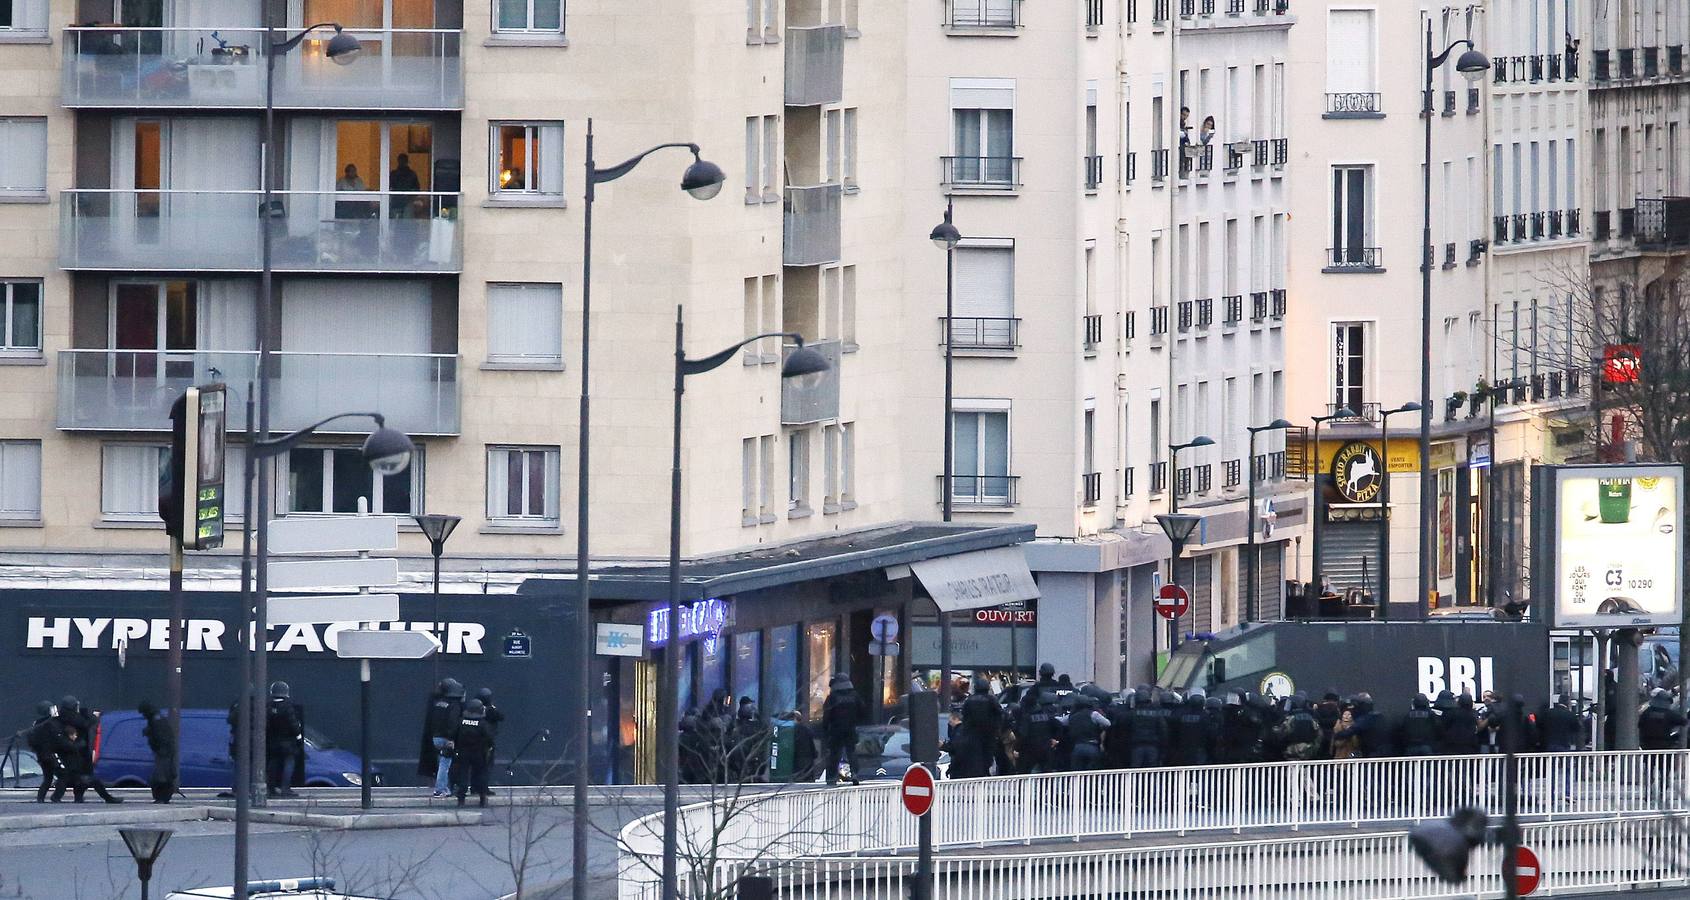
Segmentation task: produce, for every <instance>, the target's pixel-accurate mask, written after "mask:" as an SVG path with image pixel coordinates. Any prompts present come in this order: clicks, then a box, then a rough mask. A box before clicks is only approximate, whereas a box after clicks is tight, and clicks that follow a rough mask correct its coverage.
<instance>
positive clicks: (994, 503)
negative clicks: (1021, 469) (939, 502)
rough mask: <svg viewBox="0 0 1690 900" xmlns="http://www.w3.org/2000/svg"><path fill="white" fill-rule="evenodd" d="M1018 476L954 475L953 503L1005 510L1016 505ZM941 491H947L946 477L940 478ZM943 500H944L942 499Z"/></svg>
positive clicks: (952, 477)
mask: <svg viewBox="0 0 1690 900" xmlns="http://www.w3.org/2000/svg"><path fill="white" fill-rule="evenodd" d="M1019 480H1020V476H1018V475H952V476H951V503H952V504H953V505H955V506H979V507H986V508H999V509H1001V508H1003V507H1007V506H1014V505H1015V502H1016V501H1015V486H1016V482H1017V481H1019ZM938 481H939V490H940V491H941V492H943V491H944V489H945V476H943V475H940V476H939V479H938ZM941 499H943V498H942V497H941Z"/></svg>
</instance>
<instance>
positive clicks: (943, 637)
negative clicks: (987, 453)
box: [928, 197, 1014, 722]
mask: <svg viewBox="0 0 1690 900" xmlns="http://www.w3.org/2000/svg"><path fill="white" fill-rule="evenodd" d="M953 211H954V208H953V206H952V201H951V199H950V198H949V197H946V198H945V220H944V221H942V222H940V223H939V224H938V225H935V226H933V231H932V232H931V233H929V234H928V238H929V239H931V240H932V241H933V245H934V246H935V247H938V248H939V249H940V250H943V251H945V435H944V441H945V446H944V453H943V454H942V456H943V457H944V462H943V466H942V468H943V470H944V473H943V475H942V476H941V478H940V480H941V481H943V482H944V485H943V487H942V488H941V489H940V491H939V511H940V519H941V520H942V521H945V522H949V521H950V520H951V504H952V500H953V499H954V497H953V495H954V494H955V493H956V447H954V446H952V445H953V443H954V442H955V440H956V438H955V433H954V429H955V428H956V423H955V422H954V421H952V419H953V418H954V417H955V413H954V412H953V411H952V409H951V407H952V406H953V405H954V403H955V398H954V397H953V392H954V385H955V381H954V379H953V376H952V368H953V357H952V355H951V343H952V337H953V334H952V331H951V313H952V305H953V304H954V303H955V294H956V291H955V282H956V245H957V244H958V243H961V241H962V232H960V231H958V230H957V227H956V225H955V224H954V223H952V222H951V214H952V212H953ZM975 477H976V478H977V479H978V478H980V477H981V476H980V475H979V474H976V475H975ZM975 487H976V488H977V489H978V488H979V487H981V484H980V482H979V481H976V483H975ZM1013 640H1014V636H1013V635H1011V642H1012V648H1011V649H1013ZM939 702H940V704H941V705H940V707H939V712H940V718H941V719H943V720H944V721H946V722H949V721H950V718H949V716H950V709H951V614H950V613H948V612H946V611H945V610H942V609H941V610H939Z"/></svg>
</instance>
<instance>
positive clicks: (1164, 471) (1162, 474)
mask: <svg viewBox="0 0 1690 900" xmlns="http://www.w3.org/2000/svg"><path fill="white" fill-rule="evenodd" d="M1167 489H1168V464H1167V463H1165V462H1156V463H1151V464H1150V493H1152V494H1160V493H1162V492H1163V491H1166V490H1167Z"/></svg>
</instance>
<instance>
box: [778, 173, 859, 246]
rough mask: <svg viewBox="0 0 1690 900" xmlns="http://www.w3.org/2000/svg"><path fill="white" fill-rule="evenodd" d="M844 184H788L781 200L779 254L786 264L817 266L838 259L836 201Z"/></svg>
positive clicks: (840, 196) (837, 204) (837, 212)
mask: <svg viewBox="0 0 1690 900" xmlns="http://www.w3.org/2000/svg"><path fill="white" fill-rule="evenodd" d="M843 196H844V186H843V185H838V184H815V185H806V186H803V187H789V188H787V189H786V198H785V202H784V204H783V206H784V209H785V217H784V220H783V226H782V229H781V230H782V235H781V237H782V252H781V258H782V261H783V262H784V264H785V265H789V266H820V265H826V264H827V263H834V262H838V261H839V205H840V200H841V198H842V197H843Z"/></svg>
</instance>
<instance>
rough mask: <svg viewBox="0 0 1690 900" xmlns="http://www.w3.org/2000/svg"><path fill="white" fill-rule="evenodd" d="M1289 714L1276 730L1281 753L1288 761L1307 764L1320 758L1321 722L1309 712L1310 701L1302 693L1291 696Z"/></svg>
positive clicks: (1288, 706) (1288, 703) (1288, 704)
mask: <svg viewBox="0 0 1690 900" xmlns="http://www.w3.org/2000/svg"><path fill="white" fill-rule="evenodd" d="M1286 706H1287V709H1288V714H1287V715H1286V716H1285V719H1284V721H1281V722H1280V723H1279V725H1278V727H1277V729H1276V736H1277V738H1278V744H1279V746H1280V747H1281V748H1282V749H1281V753H1282V755H1283V756H1284V758H1285V759H1286V760H1288V761H1293V762H1307V761H1308V760H1311V759H1317V758H1319V756H1320V722H1319V721H1318V720H1316V719H1315V717H1314V713H1313V712H1311V711H1310V710H1309V700H1308V698H1307V697H1305V696H1304V695H1303V694H1301V693H1296V694H1292V695H1291V699H1290V700H1289V701H1288V702H1287V704H1286Z"/></svg>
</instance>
